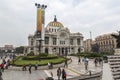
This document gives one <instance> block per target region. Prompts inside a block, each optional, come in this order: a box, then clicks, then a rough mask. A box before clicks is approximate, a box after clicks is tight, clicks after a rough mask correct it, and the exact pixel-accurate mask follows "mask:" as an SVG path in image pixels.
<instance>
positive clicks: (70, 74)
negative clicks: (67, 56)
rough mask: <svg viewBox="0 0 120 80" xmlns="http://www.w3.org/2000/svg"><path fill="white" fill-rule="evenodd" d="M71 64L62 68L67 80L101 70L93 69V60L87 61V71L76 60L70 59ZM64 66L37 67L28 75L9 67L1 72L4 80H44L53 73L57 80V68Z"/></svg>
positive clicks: (25, 72)
mask: <svg viewBox="0 0 120 80" xmlns="http://www.w3.org/2000/svg"><path fill="white" fill-rule="evenodd" d="M71 59H72V62H71V63H70V64H69V65H68V68H64V67H61V68H64V69H65V71H66V73H67V79H68V78H69V79H70V78H74V77H77V76H81V75H83V74H89V73H88V71H89V70H91V73H92V74H94V73H97V72H100V71H101V70H102V66H101V65H99V66H98V67H95V65H94V63H93V60H89V65H88V71H87V70H85V68H84V63H80V64H78V58H77V57H72V56H71ZM63 65H64V64H63V63H62V64H59V65H54V67H56V68H54V69H48V67H47V66H44V67H42V68H41V67H39V70H37V71H35V70H33V69H32V73H31V74H29V72H28V71H21V70H22V69H21V68H19V67H11V68H10V69H9V70H5V72H3V76H2V77H3V79H4V80H45V78H46V77H51V72H52V73H53V78H54V79H55V80H57V75H56V73H57V67H59V66H63Z"/></svg>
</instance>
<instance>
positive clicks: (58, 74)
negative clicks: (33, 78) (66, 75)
mask: <svg viewBox="0 0 120 80" xmlns="http://www.w3.org/2000/svg"><path fill="white" fill-rule="evenodd" d="M57 76H58V80H60V77H61V69H60V67H59V68H58V69H57Z"/></svg>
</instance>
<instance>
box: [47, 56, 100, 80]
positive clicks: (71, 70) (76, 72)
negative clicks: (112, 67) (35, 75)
mask: <svg viewBox="0 0 120 80" xmlns="http://www.w3.org/2000/svg"><path fill="white" fill-rule="evenodd" d="M71 58H72V63H70V64H69V65H68V68H64V67H62V68H64V69H65V71H66V73H67V78H68V79H69V78H74V77H78V76H81V75H83V74H89V72H88V71H91V73H92V74H95V73H98V72H101V71H102V65H98V67H95V65H94V62H93V60H89V64H88V70H85V66H84V63H83V62H81V63H80V64H78V58H77V57H71ZM56 71H57V69H51V70H45V73H46V74H47V75H48V76H49V77H51V74H50V73H51V72H52V73H53V78H54V79H55V80H57V75H56V74H57V73H56Z"/></svg>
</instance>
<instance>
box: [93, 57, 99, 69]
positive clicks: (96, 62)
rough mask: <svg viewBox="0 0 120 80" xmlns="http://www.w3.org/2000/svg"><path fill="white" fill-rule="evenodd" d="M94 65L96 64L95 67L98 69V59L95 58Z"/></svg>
mask: <svg viewBox="0 0 120 80" xmlns="http://www.w3.org/2000/svg"><path fill="white" fill-rule="evenodd" d="M94 63H95V67H97V64H98V59H97V58H95V60H94Z"/></svg>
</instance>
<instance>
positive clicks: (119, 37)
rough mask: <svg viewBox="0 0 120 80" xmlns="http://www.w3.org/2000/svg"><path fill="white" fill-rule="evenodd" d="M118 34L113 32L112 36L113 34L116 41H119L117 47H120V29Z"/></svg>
mask: <svg viewBox="0 0 120 80" xmlns="http://www.w3.org/2000/svg"><path fill="white" fill-rule="evenodd" d="M118 33H119V34H118V35H115V34H111V36H113V37H114V38H116V42H117V48H120V31H118Z"/></svg>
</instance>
